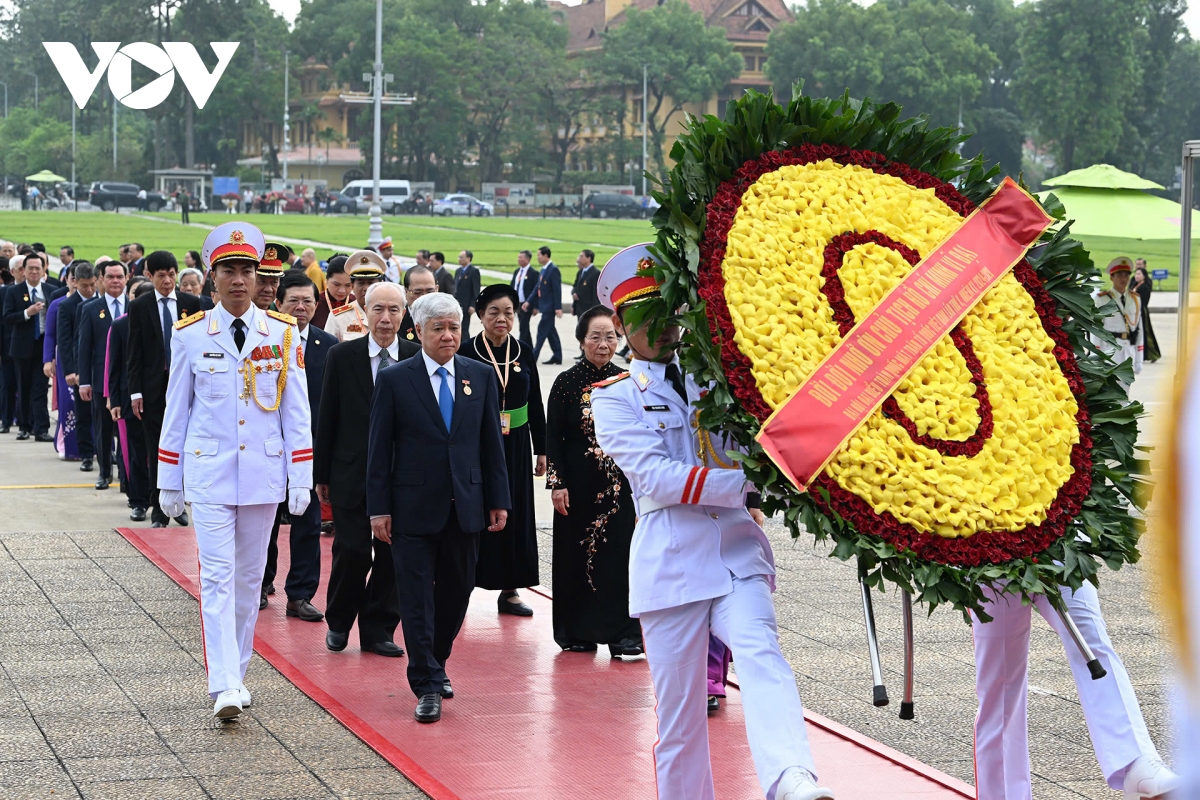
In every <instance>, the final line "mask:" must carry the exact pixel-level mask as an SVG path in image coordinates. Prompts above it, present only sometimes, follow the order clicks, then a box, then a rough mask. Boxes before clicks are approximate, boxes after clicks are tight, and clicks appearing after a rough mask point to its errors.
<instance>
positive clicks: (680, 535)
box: [592, 360, 775, 617]
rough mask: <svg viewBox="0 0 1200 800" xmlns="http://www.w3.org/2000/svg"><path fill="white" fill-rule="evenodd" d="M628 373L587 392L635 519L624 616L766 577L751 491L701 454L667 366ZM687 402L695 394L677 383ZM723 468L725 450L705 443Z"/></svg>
mask: <svg viewBox="0 0 1200 800" xmlns="http://www.w3.org/2000/svg"><path fill="white" fill-rule="evenodd" d="M629 375H630V376H629V377H628V378H623V379H613V380H610V381H605V382H603V383H602V384H600V385H598V386H597V387H596V388H594V389H593V390H592V415H593V419H594V421H595V426H596V440H597V442H598V443H599V444H600V449H602V450H603V451H604V452H605V453H606V454H607V455H608V456H609V457H610V458H612V460H613V461H614V462H616V464H617V466H618V467H620V468H621V471H622V472H624V473H625V476H626V477H627V478H628V479H629V485H630V487H631V488H632V490H633V497H634V501H635V503H636V504H637V513H638V522H637V527H636V528H635V529H634V532H633V543H632V545H631V547H630V553H629V613H630V615H631V616H634V617H636V616H638V615H640V614H641V613H643V612H646V611H658V610H662V609H666V608H672V607H674V606H680V605H683V604H685V603H693V602H696V601H698V600H709V599H712V598H715V597H721V596H722V595H726V594H728V593H729V592H731V591H732V590H733V578H734V577H738V578H747V577H750V576H753V575H767V576H769V577H770V579H771V581H772V585H773V583H774V575H775V559H774V556H773V555H772V553H771V545H770V543H769V542H768V541H767V537H766V535H765V534H764V533H763V531H762V528H760V527H759V526H758V524H757V523H756V522H755V521H754V519H753V518H752V517H751V516H750V512H748V511H747V510H746V494H747V491H748V490H749V489H750V488H751V487H750V484H748V483H747V481H746V478H745V476H744V475H743V474H742V470H741V469H740V468H736V469H724V468H721V466H719V465H718V464H716V463H714V459H713V458H712V457H711V456H709V455H708V452H707V451H705V452H704V457H703V458H702V457H701V455H700V453H701V451H702V446H701V437H700V431H699V429H698V422H697V419H696V413H695V410H694V409H693V408H692V407H691V406H690V404H689V405H688V406H684V404H683V401H682V400H681V399H680V397H679V395H678V394H677V393H676V392H675V390H674V389H673V388H672V387H671V384H670V382H669V381H668V380H667V378H666V365H665V364H659V363H649V362H646V361H641V360H635V361H634V362H633V363H632V364H631V365H630V367H629ZM684 380H685V384H686V387H687V393H688V399H689V401H690V402H691V403H694V402H695V401H696V400H698V399H699V398H700V390H699V388H698V387H697V386H696V383H695V381H693V380H692V378H691V376H687V377H685V379H684ZM713 444H714V445H715V447H714V449H715V450H716V451H717V456H718V457H719V458H720V459H721V460H722V461H726V463H731V462H729V461H728V457H727V456H725V454H724V451H725V450H726V449H732V448H729V447H727V445H726V444H725V443H723V442H722V441H721V440H720V439H719V438H718V437H713Z"/></svg>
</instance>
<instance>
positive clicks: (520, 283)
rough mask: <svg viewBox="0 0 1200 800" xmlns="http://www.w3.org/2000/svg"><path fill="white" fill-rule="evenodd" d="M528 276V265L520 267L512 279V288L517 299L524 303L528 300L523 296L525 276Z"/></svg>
mask: <svg viewBox="0 0 1200 800" xmlns="http://www.w3.org/2000/svg"><path fill="white" fill-rule="evenodd" d="M528 274H529V265H528V264H526V265H525V266H523V267H521V268H520V269H519V271H518V272H517V277H516V278H514V279H513V288H514V289H516V290H517V299H518V300H520V301H521V302H522V303H524V302H525V301H526V300H528V299H529V298H528V297H526V296H525V276H526V275H528Z"/></svg>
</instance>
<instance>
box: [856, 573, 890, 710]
mask: <svg viewBox="0 0 1200 800" xmlns="http://www.w3.org/2000/svg"><path fill="white" fill-rule="evenodd" d="M858 585H859V588H860V589H862V602H863V618H864V619H865V620H866V623H867V651H868V652H869V653H870V656H871V681H872V682H873V683H874V685H875V688H874V691H873V696H872V699H871V702H872V703H874V704H875V706H876V707H877V708H883V707H884V706H886V705H887V704H888V695H887V687H886V686H884V685H883V666H882V664H881V663H880V660H879V638H878V637H877V636H876V634H875V608H874V607H873V606H872V605H871V588H870V587H869V586H867V584H865V583H863V582H862V581H861V580H860V581H859V582H858Z"/></svg>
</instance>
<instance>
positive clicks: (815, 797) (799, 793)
mask: <svg viewBox="0 0 1200 800" xmlns="http://www.w3.org/2000/svg"><path fill="white" fill-rule="evenodd" d="M775 800H834V797H833V792H831V791H829V790H828V789H822V788H821V787H820V786H817V784H816V783H814V782H813V776H812V775H809V774H808V771H807V770H803V769H800V768H799V767H788V768H787V769H786V770H784V772H783V777H782V778H780V779H779V783H777V784H776V785H775Z"/></svg>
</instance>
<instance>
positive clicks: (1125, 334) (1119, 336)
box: [1113, 333, 1129, 339]
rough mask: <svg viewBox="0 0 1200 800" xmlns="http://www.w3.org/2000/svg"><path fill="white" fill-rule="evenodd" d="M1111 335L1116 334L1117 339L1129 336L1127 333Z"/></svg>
mask: <svg viewBox="0 0 1200 800" xmlns="http://www.w3.org/2000/svg"><path fill="white" fill-rule="evenodd" d="M1113 336H1116V337H1117V338H1118V339H1128V338H1129V334H1128V333H1114V334H1113Z"/></svg>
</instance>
